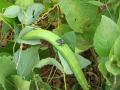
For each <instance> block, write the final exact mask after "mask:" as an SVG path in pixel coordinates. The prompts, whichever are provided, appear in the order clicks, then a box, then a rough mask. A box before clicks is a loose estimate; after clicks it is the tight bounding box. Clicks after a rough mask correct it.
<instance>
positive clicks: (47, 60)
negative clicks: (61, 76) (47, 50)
mask: <svg viewBox="0 0 120 90" xmlns="http://www.w3.org/2000/svg"><path fill="white" fill-rule="evenodd" d="M46 65H53V66H56V68H57V69H59V70H60V71H61V72H63V67H62V66H61V64H60V63H59V62H58V61H57V60H55V59H54V58H45V59H42V60H40V61H39V62H38V64H36V65H35V68H42V67H44V66H46Z"/></svg>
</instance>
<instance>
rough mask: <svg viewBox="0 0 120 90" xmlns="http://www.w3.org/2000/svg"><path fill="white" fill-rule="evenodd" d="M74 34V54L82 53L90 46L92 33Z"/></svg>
mask: <svg viewBox="0 0 120 90" xmlns="http://www.w3.org/2000/svg"><path fill="white" fill-rule="evenodd" d="M75 34H76V48H75V52H76V53H81V52H84V51H85V50H87V49H89V48H90V47H91V46H92V43H93V41H92V37H93V33H90V32H89V33H83V34H81V33H75Z"/></svg>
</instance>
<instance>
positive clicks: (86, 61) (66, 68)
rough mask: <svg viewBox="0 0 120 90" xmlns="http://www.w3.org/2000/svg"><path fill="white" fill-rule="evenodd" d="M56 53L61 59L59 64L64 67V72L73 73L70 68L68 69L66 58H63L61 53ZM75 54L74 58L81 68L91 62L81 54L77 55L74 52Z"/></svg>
mask: <svg viewBox="0 0 120 90" xmlns="http://www.w3.org/2000/svg"><path fill="white" fill-rule="evenodd" d="M58 55H59V59H60V61H61V64H62V66H63V67H64V71H65V73H66V74H73V72H72V70H71V69H70V67H69V65H68V63H67V62H66V60H65V59H64V57H62V55H61V54H60V53H59V52H58ZM75 55H76V58H77V60H78V62H79V65H80V67H81V68H82V69H83V68H86V67H87V66H88V65H90V64H91V62H90V61H89V60H88V59H86V58H84V57H82V56H81V55H79V54H75Z"/></svg>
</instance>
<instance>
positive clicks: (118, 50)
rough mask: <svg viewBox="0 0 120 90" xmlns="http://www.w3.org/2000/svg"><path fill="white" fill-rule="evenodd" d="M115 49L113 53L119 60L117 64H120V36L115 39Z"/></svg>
mask: <svg viewBox="0 0 120 90" xmlns="http://www.w3.org/2000/svg"><path fill="white" fill-rule="evenodd" d="M113 49H114V50H113V55H114V57H115V59H116V61H117V65H118V66H120V37H118V39H117V40H116V41H115V44H114V46H113Z"/></svg>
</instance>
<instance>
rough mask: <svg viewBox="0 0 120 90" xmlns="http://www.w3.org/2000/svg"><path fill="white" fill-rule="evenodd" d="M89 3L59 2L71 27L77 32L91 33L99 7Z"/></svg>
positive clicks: (75, 1) (77, 1) (73, 0)
mask: <svg viewBox="0 0 120 90" xmlns="http://www.w3.org/2000/svg"><path fill="white" fill-rule="evenodd" d="M87 2H88V0H61V1H60V2H59V6H60V9H61V10H62V11H63V13H64V14H65V17H66V20H67V22H68V24H69V26H70V27H71V28H72V29H73V30H75V31H76V32H84V31H86V30H88V31H90V29H91V27H92V23H93V22H95V19H96V16H97V12H96V10H97V7H96V6H94V5H91V4H89V3H87ZM92 30H93V28H92Z"/></svg>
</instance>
